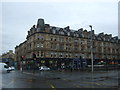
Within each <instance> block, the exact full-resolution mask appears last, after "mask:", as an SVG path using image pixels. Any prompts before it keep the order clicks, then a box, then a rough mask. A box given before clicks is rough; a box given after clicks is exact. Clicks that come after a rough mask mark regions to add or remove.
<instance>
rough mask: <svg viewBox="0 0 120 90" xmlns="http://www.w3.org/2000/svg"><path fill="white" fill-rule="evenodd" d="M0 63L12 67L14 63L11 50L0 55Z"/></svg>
mask: <svg viewBox="0 0 120 90" xmlns="http://www.w3.org/2000/svg"><path fill="white" fill-rule="evenodd" d="M0 59H1V62H4V63H8V64H9V65H14V62H15V54H14V53H13V50H9V51H8V52H6V53H4V54H2V55H1V56H0Z"/></svg>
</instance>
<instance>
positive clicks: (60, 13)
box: [0, 0, 118, 55]
mask: <svg viewBox="0 0 120 90" xmlns="http://www.w3.org/2000/svg"><path fill="white" fill-rule="evenodd" d="M0 12H1V13H2V14H0V25H1V26H0V37H1V39H0V43H1V45H0V47H1V48H0V55H1V54H2V53H6V52H7V51H9V50H13V51H14V50H15V46H16V45H19V44H20V43H22V42H23V41H25V40H26V36H27V32H28V30H29V29H30V28H31V27H32V26H33V25H34V24H35V25H36V24H37V20H38V19H39V18H43V19H44V20H45V23H46V24H50V25H51V26H56V27H61V28H64V27H66V26H70V29H73V30H78V29H80V28H83V29H87V30H88V31H89V25H92V26H93V30H95V33H96V34H98V33H101V32H104V33H105V34H112V35H113V36H118V0H29V1H28V0H18V1H17V0H2V1H1V2H0Z"/></svg>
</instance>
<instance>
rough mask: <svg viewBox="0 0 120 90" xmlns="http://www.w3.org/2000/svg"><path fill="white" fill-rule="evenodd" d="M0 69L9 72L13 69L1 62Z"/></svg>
mask: <svg viewBox="0 0 120 90" xmlns="http://www.w3.org/2000/svg"><path fill="white" fill-rule="evenodd" d="M0 71H2V72H8V73H9V72H10V71H12V69H11V68H10V67H9V66H8V65H7V64H5V63H0Z"/></svg>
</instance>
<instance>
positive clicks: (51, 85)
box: [47, 81, 57, 90]
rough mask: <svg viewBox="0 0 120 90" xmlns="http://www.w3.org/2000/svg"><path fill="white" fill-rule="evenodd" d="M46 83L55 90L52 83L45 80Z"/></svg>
mask: <svg viewBox="0 0 120 90" xmlns="http://www.w3.org/2000/svg"><path fill="white" fill-rule="evenodd" d="M47 83H48V84H49V86H50V87H51V88H52V89H53V90H57V89H56V87H55V86H54V85H53V84H51V83H50V82H49V81H47Z"/></svg>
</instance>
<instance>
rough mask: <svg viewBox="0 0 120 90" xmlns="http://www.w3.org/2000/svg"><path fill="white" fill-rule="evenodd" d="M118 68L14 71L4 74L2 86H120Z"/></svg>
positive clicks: (54, 87)
mask: <svg viewBox="0 0 120 90" xmlns="http://www.w3.org/2000/svg"><path fill="white" fill-rule="evenodd" d="M119 72H120V71H118V70H110V71H96V72H93V73H91V72H84V71H83V72H80V71H74V72H70V71H67V72H66V71H38V72H36V73H33V72H32V71H24V72H20V71H17V70H15V71H12V72H11V73H3V74H2V88H52V89H57V88H118V87H119V80H120V77H119Z"/></svg>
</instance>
